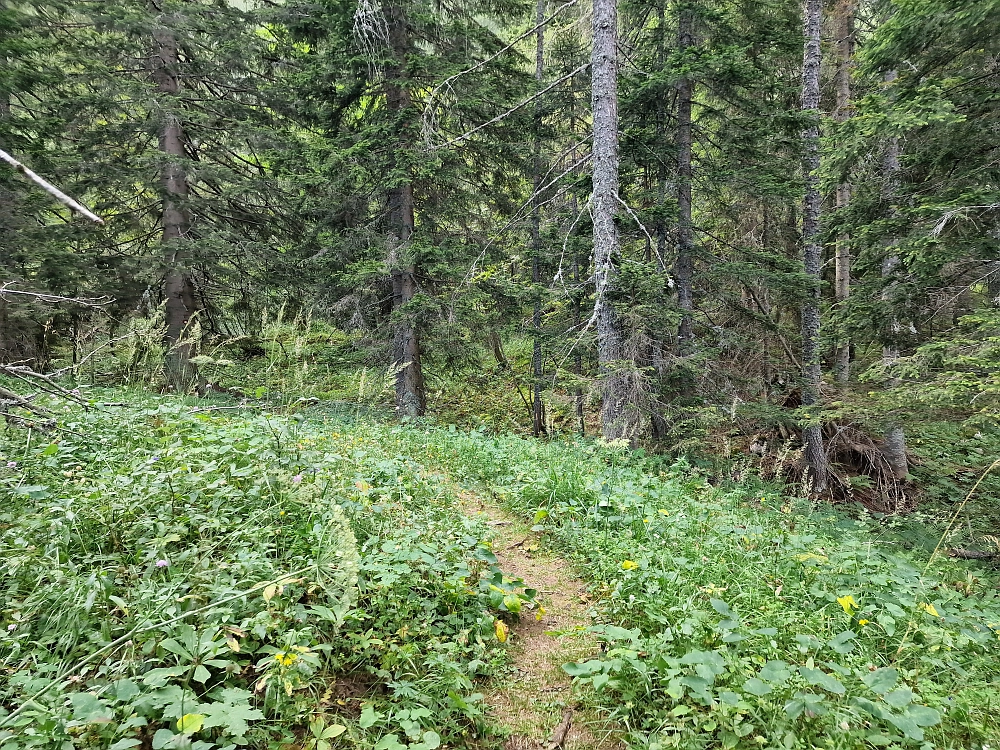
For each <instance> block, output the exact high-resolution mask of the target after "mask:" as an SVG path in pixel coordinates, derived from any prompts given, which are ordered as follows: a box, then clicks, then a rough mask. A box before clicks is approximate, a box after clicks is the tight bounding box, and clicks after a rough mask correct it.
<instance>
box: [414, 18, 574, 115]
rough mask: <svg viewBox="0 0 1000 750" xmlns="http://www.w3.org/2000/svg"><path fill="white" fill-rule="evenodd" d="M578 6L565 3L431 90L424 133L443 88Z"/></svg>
mask: <svg viewBox="0 0 1000 750" xmlns="http://www.w3.org/2000/svg"><path fill="white" fill-rule="evenodd" d="M576 4H577V0H570V2H568V3H565V4H564V5H560V6H559V7H558V8H557V9H556V11H555V13H553V14H552V15H550V16H549V17H548V18H546V19H545V20H543V21H542V22H541V23H538V24H535V25H534V26H532V27H531V28H530V29H528V30H527V31H525V32H524V33H523V34H521V35H520V36H519V37H517V38H516V39H514V40H512V41H511V43H510V44H508V45H507V46H505V47H503V48H502V49H500V50H497V51H496V52H494V53H493V54H492V55H490V56H489V57H487V58H486V59H485V60H480V61H479V62H478V63H476V64H475V65H473V66H472V67H471V68H466V69H465V70H462V71H459V72H458V73H455V74H454V75H450V76H448V77H447V78H445V79H444V80H443V81H441V83H439V84H438V85H437V86H435V87H434V88H433V89H431V91H430V93H429V94H428V95H427V103H426V104H425V105H424V116H423V121H424V131H425V132H426V133H428V134H429V133H431V132H432V131H433V129H434V126H433V122H434V100H435V99H436V98H437V95H438V94H439V93H440V92H441V90H442V89H443V88H445V87H447V86H450V85H451V83H452V81H454V80H456V79H458V78H461V77H462V76H464V75H468V74H469V73H475V72H476V71H477V70H479V69H480V68H483V67H485V66H486V65H489V64H490V63H491V62H493V61H494V60H496V59H497V58H498V57H500V55H502V54H503V53H504V52H507V51H509V50H510V49H512V48H513V47H514V45H516V44H517V43H518V42H520V41H522V40H524V39H526V38H528V37H529V36H531V35H532V34H534V33H535V32H536V31H538V30H539V29H540V28H543V27H544V26H547V25H548V24H549V23H550V22H551V21H552V20H553V19H554V18H555V17H556V16H558V15H559V14H560V13H562V12H563V11H564V10H566V9H567V8H572V7H573V6H574V5H576Z"/></svg>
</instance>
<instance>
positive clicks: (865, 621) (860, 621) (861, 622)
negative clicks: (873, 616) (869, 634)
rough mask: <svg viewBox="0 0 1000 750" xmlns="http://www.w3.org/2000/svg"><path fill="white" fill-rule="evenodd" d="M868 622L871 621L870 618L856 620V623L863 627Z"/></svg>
mask: <svg viewBox="0 0 1000 750" xmlns="http://www.w3.org/2000/svg"><path fill="white" fill-rule="evenodd" d="M870 622H871V620H858V625H860V626H861V627H864V626H865V625H867V624H868V623H870Z"/></svg>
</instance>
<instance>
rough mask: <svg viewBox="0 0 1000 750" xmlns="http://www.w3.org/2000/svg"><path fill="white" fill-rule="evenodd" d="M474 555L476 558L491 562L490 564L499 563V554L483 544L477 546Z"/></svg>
mask: <svg viewBox="0 0 1000 750" xmlns="http://www.w3.org/2000/svg"><path fill="white" fill-rule="evenodd" d="M472 556H473V558H475V559H476V560H480V561H482V562H486V563H489V564H490V565H496V564H497V556H496V555H494V554H493V551H492V550H491V549H489V548H488V547H484V546H482V545H480V546H478V547H476V551H475V552H473V553H472Z"/></svg>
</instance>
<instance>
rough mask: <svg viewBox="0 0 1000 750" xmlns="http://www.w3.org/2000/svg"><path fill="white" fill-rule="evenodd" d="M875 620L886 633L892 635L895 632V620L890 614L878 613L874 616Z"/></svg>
mask: <svg viewBox="0 0 1000 750" xmlns="http://www.w3.org/2000/svg"><path fill="white" fill-rule="evenodd" d="M875 622H877V623H878V624H879V625H881V626H882V629H883V630H885V632H886V635H892V634H893V633H895V632H896V620H895V618H893V617H892V615H886V614H880V615H879V616H878V617H876V618H875Z"/></svg>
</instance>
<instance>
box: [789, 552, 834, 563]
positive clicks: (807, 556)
mask: <svg viewBox="0 0 1000 750" xmlns="http://www.w3.org/2000/svg"><path fill="white" fill-rule="evenodd" d="M795 559H796V560H798V561H799V562H809V561H810V560H815V561H816V562H826V561H827V560H829V559H830V558H828V557H827V556H826V555H817V554H816V553H815V552H805V553H803V554H801V555H796V556H795Z"/></svg>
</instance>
